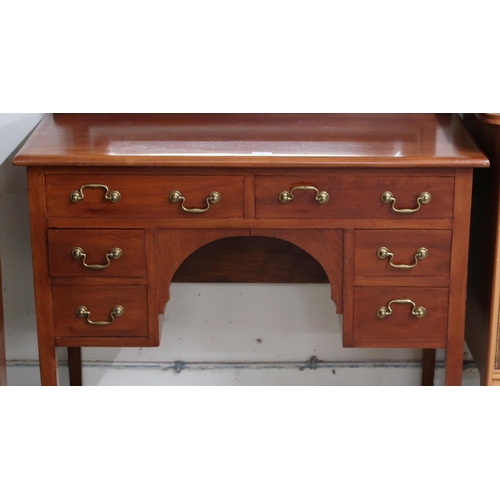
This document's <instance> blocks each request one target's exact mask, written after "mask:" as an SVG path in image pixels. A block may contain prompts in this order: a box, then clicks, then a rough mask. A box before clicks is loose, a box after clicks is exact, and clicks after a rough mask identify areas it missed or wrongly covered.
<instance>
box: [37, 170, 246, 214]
mask: <svg viewBox="0 0 500 500" xmlns="http://www.w3.org/2000/svg"><path fill="white" fill-rule="evenodd" d="M45 185H46V193H47V213H48V214H49V217H184V218H186V217H187V218H219V217H221V218H226V217H228V218H241V217H243V177H242V176H216V175H213V176H212V175H205V176H191V175H144V176H142V175H136V176H133V175H128V176H127V175H57V174H56V175H47V176H46V179H45ZM174 191H176V192H178V193H180V195H181V197H183V198H185V200H184V201H183V200H182V199H179V201H177V202H173V201H171V200H170V194H171V193H172V192H174ZM212 192H217V193H219V195H220V199H219V200H218V201H216V202H215V203H210V202H207V198H209V197H210V195H211V193H212ZM82 194H83V198H82ZM70 196H71V197H72V199H73V200H76V201H71V199H70ZM211 199H212V200H214V199H216V198H213V197H212V198H211ZM182 203H184V207H185V208H187V209H190V210H192V209H197V210H205V211H202V212H200V211H198V212H190V211H185V210H183V209H182ZM207 208H208V209H207Z"/></svg>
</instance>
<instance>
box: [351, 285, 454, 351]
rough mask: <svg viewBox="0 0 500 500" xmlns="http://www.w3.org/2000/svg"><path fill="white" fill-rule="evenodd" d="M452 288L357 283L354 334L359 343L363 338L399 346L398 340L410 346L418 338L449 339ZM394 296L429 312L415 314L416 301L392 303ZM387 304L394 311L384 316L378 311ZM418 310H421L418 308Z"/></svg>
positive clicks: (386, 306)
mask: <svg viewBox="0 0 500 500" xmlns="http://www.w3.org/2000/svg"><path fill="white" fill-rule="evenodd" d="M448 291H449V290H448V288H423V287H355V288H354V310H353V311H354V324H353V334H354V339H355V345H356V346H362V341H363V340H366V341H369V342H367V343H369V344H370V345H373V341H375V340H376V341H378V342H380V347H384V341H391V342H388V346H390V347H395V345H394V342H393V341H394V340H397V341H400V342H399V344H398V346H399V347H406V345H405V343H406V342H408V343H409V344H411V345H414V344H415V341H428V340H440V341H443V340H446V332H447V325H448ZM394 300H410V301H412V302H413V303H414V304H415V309H416V308H419V307H423V308H425V311H426V313H425V316H424V317H422V318H418V317H417V316H415V315H413V314H412V310H413V309H414V307H413V305H412V304H410V303H409V302H408V303H392V304H391V301H394ZM382 308H385V309H386V310H388V311H390V310H391V309H392V314H387V316H386V317H384V318H381V317H379V316H378V315H377V312H378V311H379V310H380V309H382ZM417 312H418V311H417Z"/></svg>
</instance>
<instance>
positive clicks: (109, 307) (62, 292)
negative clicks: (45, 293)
mask: <svg viewBox="0 0 500 500" xmlns="http://www.w3.org/2000/svg"><path fill="white" fill-rule="evenodd" d="M52 302H53V311H54V334H55V336H56V337H147V336H148V326H147V318H148V302H147V287H145V286H53V287H52Z"/></svg>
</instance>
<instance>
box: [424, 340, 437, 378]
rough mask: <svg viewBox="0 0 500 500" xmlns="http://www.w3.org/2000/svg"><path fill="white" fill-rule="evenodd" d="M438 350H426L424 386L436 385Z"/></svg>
mask: <svg viewBox="0 0 500 500" xmlns="http://www.w3.org/2000/svg"><path fill="white" fill-rule="evenodd" d="M435 367H436V349H424V356H423V358H422V385H434V370H435Z"/></svg>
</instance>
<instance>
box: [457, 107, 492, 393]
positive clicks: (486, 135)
mask: <svg viewBox="0 0 500 500" xmlns="http://www.w3.org/2000/svg"><path fill="white" fill-rule="evenodd" d="M463 119H464V122H465V124H466V126H467V128H468V130H469V132H470V133H471V135H472V137H474V139H475V140H476V141H477V143H478V144H479V145H480V146H481V148H482V149H483V151H484V152H485V153H486V155H487V156H488V158H489V160H490V162H491V168H488V169H486V170H484V171H476V172H474V189H473V200H472V223H471V246H470V248H471V252H470V258H469V273H470V276H471V278H470V280H469V284H468V296H467V314H466V318H467V320H466V339H467V345H468V346H469V348H470V351H471V354H472V356H473V358H474V361H475V363H476V365H477V367H478V369H479V373H480V375H481V383H482V384H483V385H500V363H499V355H500V338H499V328H500V324H499V320H500V318H499V303H500V228H499V223H500V113H497V114H494V113H477V114H474V113H471V114H466V115H464V117H463Z"/></svg>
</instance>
